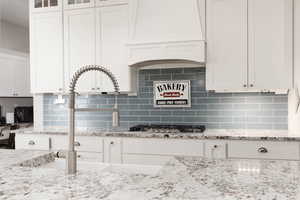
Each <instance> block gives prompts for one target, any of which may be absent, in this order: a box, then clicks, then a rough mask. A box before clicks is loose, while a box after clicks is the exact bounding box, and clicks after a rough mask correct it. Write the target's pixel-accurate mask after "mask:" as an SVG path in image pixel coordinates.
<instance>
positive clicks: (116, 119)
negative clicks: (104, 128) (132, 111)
mask: <svg viewBox="0 0 300 200" xmlns="http://www.w3.org/2000/svg"><path fill="white" fill-rule="evenodd" d="M116 109H118V108H117V107H116V105H115V110H114V111H113V113H112V126H113V127H119V126H120V120H119V111H118V110H116Z"/></svg>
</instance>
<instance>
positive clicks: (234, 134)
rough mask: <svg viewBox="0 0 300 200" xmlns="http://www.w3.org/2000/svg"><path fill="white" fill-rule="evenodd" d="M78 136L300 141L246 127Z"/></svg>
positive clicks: (27, 131)
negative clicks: (188, 131)
mask: <svg viewBox="0 0 300 200" xmlns="http://www.w3.org/2000/svg"><path fill="white" fill-rule="evenodd" d="M13 132H15V133H16V134H49V135H66V134H67V132H66V131H65V130H59V129H55V128H54V129H52V130H45V131H34V130H33V128H32V127H30V128H23V129H18V130H14V131H13ZM76 135H78V136H99V137H132V138H173V139H213V140H214V139H220V140H221V139H224V140H270V141H300V132H299V133H291V132H289V131H288V130H246V129H207V130H205V132H204V133H154V132H128V131H121V132H117V131H115V132H103V131H90V130H84V131H83V130H80V131H77V132H76Z"/></svg>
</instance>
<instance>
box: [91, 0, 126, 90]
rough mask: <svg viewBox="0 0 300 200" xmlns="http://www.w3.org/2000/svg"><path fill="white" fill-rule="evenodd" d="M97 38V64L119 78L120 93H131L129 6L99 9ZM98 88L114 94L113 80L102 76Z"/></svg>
mask: <svg viewBox="0 0 300 200" xmlns="http://www.w3.org/2000/svg"><path fill="white" fill-rule="evenodd" d="M96 13H97V16H96V21H97V23H96V27H97V29H96V38H97V45H96V46H97V48H96V49H97V63H98V64H101V65H102V66H104V67H106V68H107V69H109V70H110V71H111V72H112V73H113V74H114V75H115V76H116V78H117V80H118V82H119V85H120V91H123V92H126V91H130V68H129V66H128V64H127V60H128V51H127V48H126V43H127V41H128V5H127V4H125V5H118V6H108V7H101V8H97V12H96ZM98 80H102V81H101V82H98V83H97V84H98V86H97V88H99V90H100V91H102V92H103V91H104V92H113V91H114V88H113V85H112V82H111V80H110V79H109V78H108V77H107V76H106V75H102V78H99V79H98Z"/></svg>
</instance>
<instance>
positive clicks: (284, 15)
mask: <svg viewBox="0 0 300 200" xmlns="http://www.w3.org/2000/svg"><path fill="white" fill-rule="evenodd" d="M248 10H249V86H250V88H253V89H256V90H276V89H289V88H291V86H292V59H293V56H292V48H293V47H292V46H293V41H292V23H293V20H292V19H293V12H292V11H293V1H292V0H249V8H248Z"/></svg>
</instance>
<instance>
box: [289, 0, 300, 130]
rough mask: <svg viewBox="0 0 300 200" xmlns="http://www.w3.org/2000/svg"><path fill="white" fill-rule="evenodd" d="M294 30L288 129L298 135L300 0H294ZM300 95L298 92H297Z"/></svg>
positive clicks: (299, 115) (299, 118) (299, 127)
mask: <svg viewBox="0 0 300 200" xmlns="http://www.w3.org/2000/svg"><path fill="white" fill-rule="evenodd" d="M294 2H295V16H294V22H295V32H294V55H295V56H294V72H295V73H294V75H295V76H294V80H295V85H294V86H295V89H294V90H293V91H291V92H290V96H289V129H290V131H292V132H294V133H295V134H299V135H300V108H299V110H298V112H296V105H297V102H298V97H297V94H296V93H297V92H296V90H298V93H300V0H295V1H294ZM299 95H300V94H299Z"/></svg>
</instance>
